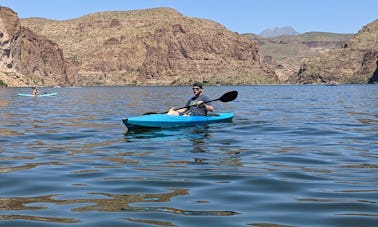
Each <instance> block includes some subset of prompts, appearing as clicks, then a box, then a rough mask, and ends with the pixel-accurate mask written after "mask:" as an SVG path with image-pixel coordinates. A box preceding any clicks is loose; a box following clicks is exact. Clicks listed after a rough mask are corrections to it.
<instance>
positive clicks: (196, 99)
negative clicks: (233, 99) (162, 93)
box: [168, 82, 214, 116]
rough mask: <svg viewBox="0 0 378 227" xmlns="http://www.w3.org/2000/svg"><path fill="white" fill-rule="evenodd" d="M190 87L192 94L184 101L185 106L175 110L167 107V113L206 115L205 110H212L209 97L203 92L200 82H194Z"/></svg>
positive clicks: (174, 114) (175, 114)
mask: <svg viewBox="0 0 378 227" xmlns="http://www.w3.org/2000/svg"><path fill="white" fill-rule="evenodd" d="M192 89H193V94H194V96H193V97H192V98H191V99H189V100H188V102H187V103H186V105H185V106H187V107H186V108H182V109H177V110H176V109H175V108H174V107H172V108H170V109H169V111H168V115H173V116H179V115H189V116H206V115H207V111H214V107H213V106H212V105H211V104H210V103H209V101H210V99H209V97H207V96H206V95H204V94H203V89H202V83H200V82H195V83H194V84H193V87H192Z"/></svg>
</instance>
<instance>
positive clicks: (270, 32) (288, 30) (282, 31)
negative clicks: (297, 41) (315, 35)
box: [259, 26, 299, 38]
mask: <svg viewBox="0 0 378 227" xmlns="http://www.w3.org/2000/svg"><path fill="white" fill-rule="evenodd" d="M289 35H299V33H298V32H297V31H295V29H294V28H292V27H290V26H284V27H275V28H268V29H265V30H264V31H262V32H261V33H260V34H259V36H261V37H263V38H273V37H279V36H289Z"/></svg>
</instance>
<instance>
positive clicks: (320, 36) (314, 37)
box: [244, 32, 352, 83]
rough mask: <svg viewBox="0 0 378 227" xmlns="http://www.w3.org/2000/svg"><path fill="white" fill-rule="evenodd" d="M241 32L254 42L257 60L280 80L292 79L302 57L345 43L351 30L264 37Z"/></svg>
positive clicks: (308, 56) (320, 52) (295, 75)
mask: <svg viewBox="0 0 378 227" xmlns="http://www.w3.org/2000/svg"><path fill="white" fill-rule="evenodd" d="M244 36H246V37H248V38H249V39H251V40H253V41H255V42H257V43H258V44H259V47H260V57H261V61H262V62H263V63H265V64H267V65H269V66H270V67H271V68H272V69H273V70H274V71H275V72H276V74H277V76H278V78H279V80H280V82H281V83H295V82H296V80H297V77H298V71H299V69H300V66H301V64H302V61H303V60H304V59H307V58H310V57H314V56H319V55H321V54H324V53H327V52H328V51H330V50H332V49H334V48H338V47H341V46H344V45H346V43H347V42H348V41H349V40H350V38H351V37H352V35H351V34H336V33H326V32H307V33H303V34H299V35H288V36H279V37H274V38H264V37H261V36H258V35H255V34H251V33H250V34H244Z"/></svg>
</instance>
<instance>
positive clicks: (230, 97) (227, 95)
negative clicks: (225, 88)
mask: <svg viewBox="0 0 378 227" xmlns="http://www.w3.org/2000/svg"><path fill="white" fill-rule="evenodd" d="M237 97H238V92H237V91H230V92H227V93H225V94H224V95H222V97H220V98H219V101H221V102H231V101H233V100H235V99H236V98H237Z"/></svg>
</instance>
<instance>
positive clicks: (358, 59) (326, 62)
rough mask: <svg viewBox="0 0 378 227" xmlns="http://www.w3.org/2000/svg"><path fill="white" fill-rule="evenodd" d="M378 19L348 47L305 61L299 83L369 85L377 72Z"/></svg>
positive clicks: (300, 72)
mask: <svg viewBox="0 0 378 227" xmlns="http://www.w3.org/2000/svg"><path fill="white" fill-rule="evenodd" d="M377 61H378V20H375V21H373V22H372V23H370V24H368V25H366V26H364V27H363V28H362V29H361V30H360V31H359V32H358V33H357V34H356V35H354V36H353V37H352V39H351V40H350V41H349V42H348V44H346V45H344V46H342V47H339V48H336V49H333V50H331V51H329V52H328V53H325V54H323V55H321V56H317V57H313V58H309V59H307V60H306V61H305V62H304V63H303V64H302V65H301V68H300V71H299V74H298V80H297V82H298V83H301V84H308V83H368V82H371V81H372V79H371V78H373V76H374V72H376V71H377Z"/></svg>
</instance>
